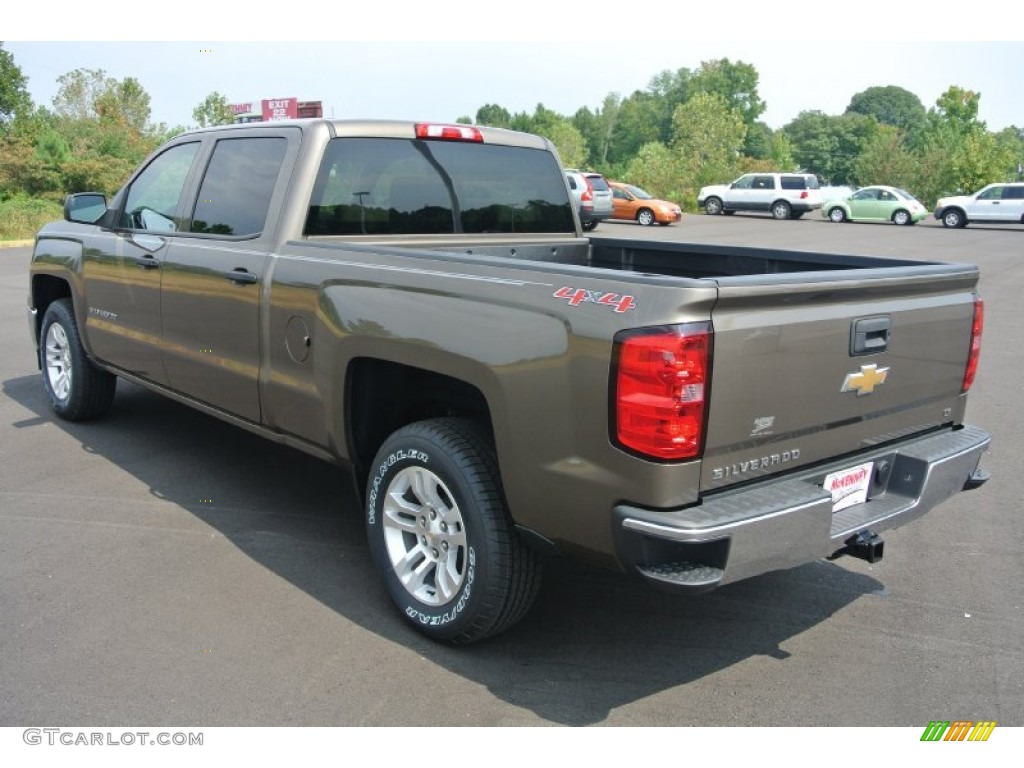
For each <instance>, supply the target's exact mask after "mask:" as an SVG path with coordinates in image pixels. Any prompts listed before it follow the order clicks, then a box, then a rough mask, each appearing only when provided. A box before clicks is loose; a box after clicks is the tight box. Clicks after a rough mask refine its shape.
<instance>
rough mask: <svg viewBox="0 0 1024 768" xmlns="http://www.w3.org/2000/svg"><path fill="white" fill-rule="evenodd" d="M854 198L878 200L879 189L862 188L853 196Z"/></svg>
mask: <svg viewBox="0 0 1024 768" xmlns="http://www.w3.org/2000/svg"><path fill="white" fill-rule="evenodd" d="M853 199H854V200H877V199H878V190H877V189H862V190H860V191H859V192H857V193H856V194H855V195H854V196H853Z"/></svg>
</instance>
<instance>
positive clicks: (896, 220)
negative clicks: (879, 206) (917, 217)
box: [892, 208, 914, 227]
mask: <svg viewBox="0 0 1024 768" xmlns="http://www.w3.org/2000/svg"><path fill="white" fill-rule="evenodd" d="M892 223H893V224H895V225H896V226H898V227H907V226H910V225H911V224H913V223H914V221H913V219H911V218H910V212H909V211H905V210H903V209H902V208H900V209H899V210H898V211H894V212H893V214H892Z"/></svg>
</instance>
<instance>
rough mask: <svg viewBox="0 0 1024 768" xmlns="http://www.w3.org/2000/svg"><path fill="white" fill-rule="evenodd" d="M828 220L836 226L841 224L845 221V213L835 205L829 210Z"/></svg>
mask: <svg viewBox="0 0 1024 768" xmlns="http://www.w3.org/2000/svg"><path fill="white" fill-rule="evenodd" d="M828 220H829V221H833V222H835V223H836V224H842V223H843V222H844V221H846V211H844V210H843V209H842V208H840V207H839V206H838V205H837V206H835V207H834V208H832V209H830V210H829V212H828Z"/></svg>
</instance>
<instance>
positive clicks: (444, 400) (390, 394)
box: [343, 357, 494, 489]
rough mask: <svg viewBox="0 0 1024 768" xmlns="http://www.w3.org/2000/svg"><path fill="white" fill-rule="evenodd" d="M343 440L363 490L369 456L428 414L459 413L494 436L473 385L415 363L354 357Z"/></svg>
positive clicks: (347, 383) (484, 402) (488, 414)
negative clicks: (393, 435) (399, 430)
mask: <svg viewBox="0 0 1024 768" xmlns="http://www.w3.org/2000/svg"><path fill="white" fill-rule="evenodd" d="M343 407H344V413H345V429H346V435H345V439H346V441H347V443H348V448H349V457H350V461H351V464H352V468H353V472H354V473H355V478H356V483H357V485H356V487H357V489H361V488H362V487H363V486H364V485H365V482H366V479H367V477H368V474H369V467H370V464H371V463H372V461H373V457H374V456H375V454H376V453H377V451H378V449H379V448H380V446H381V445H382V444H383V443H384V441H385V440H387V438H388V437H389V436H390V435H391V434H393V433H394V432H395V431H397V430H398V429H400V428H402V427H404V426H406V425H407V424H413V423H415V422H418V421H424V420H426V419H433V418H442V417H457V418H464V419H469V420H472V421H474V422H476V423H478V424H479V425H480V427H481V429H483V430H484V431H485V432H486V433H487V434H489V435H491V439H492V440H493V434H494V428H493V424H492V421H491V411H490V406H489V405H488V402H487V399H486V397H485V396H484V394H483V392H482V391H481V390H480V389H479V388H478V387H477V386H475V385H474V384H471V383H468V382H465V381H463V380H461V379H457V378H454V377H451V376H447V375H445V374H441V373H437V372H435V371H429V370H426V369H423V368H417V367H415V366H410V365H405V364H402V363H394V362H391V361H388V360H381V359H376V358H367V357H363V358H356V359H354V360H352V361H351V363H350V364H349V367H348V371H347V374H346V376H345V399H344V405H343Z"/></svg>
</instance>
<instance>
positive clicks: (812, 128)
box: [782, 110, 878, 185]
mask: <svg viewBox="0 0 1024 768" xmlns="http://www.w3.org/2000/svg"><path fill="white" fill-rule="evenodd" d="M782 130H783V131H784V132H785V134H786V136H787V137H788V138H789V141H790V142H791V143H792V151H793V157H794V158H795V159H796V162H797V164H798V165H799V166H800V167H801V168H804V169H806V170H807V171H809V172H811V173H816V174H817V175H818V176H820V177H821V178H822V180H823V181H824V182H825V183H827V184H835V185H842V184H851V183H853V180H854V176H855V173H854V170H853V169H854V164H855V163H856V162H857V158H858V157H859V155H860V152H861V148H862V147H863V146H864V144H865V143H866V142H867V141H868V140H869V139H870V138H871V137H872V136H873V135H874V133H875V132H876V131H877V130H878V121H877V120H875V118H873V117H866V116H864V115H859V114H855V113H851V114H846V115H826V114H825V113H823V112H820V111H817V110H812V111H807V112H801V113H800V114H799V115H797V117H796V119H794V120H792V121H791V122H789V123H787V124H786V125H785V126H783V128H782Z"/></svg>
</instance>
